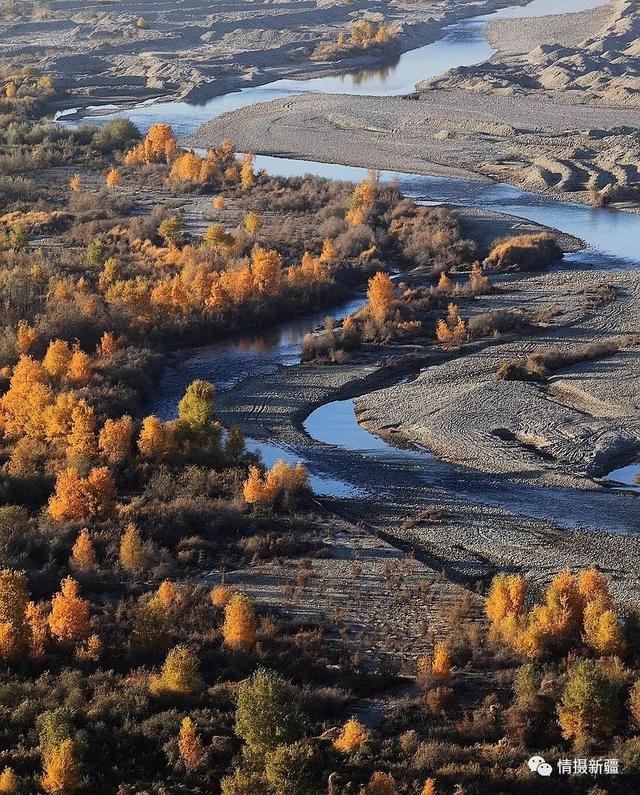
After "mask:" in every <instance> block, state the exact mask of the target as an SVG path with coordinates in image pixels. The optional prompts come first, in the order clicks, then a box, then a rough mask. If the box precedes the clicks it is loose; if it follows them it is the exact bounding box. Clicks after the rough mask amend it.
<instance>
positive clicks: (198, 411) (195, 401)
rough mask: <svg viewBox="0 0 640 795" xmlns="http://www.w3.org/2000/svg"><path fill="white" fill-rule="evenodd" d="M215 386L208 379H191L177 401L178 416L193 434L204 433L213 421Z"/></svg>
mask: <svg viewBox="0 0 640 795" xmlns="http://www.w3.org/2000/svg"><path fill="white" fill-rule="evenodd" d="M215 394H216V388H215V386H214V385H213V384H211V383H210V382H209V381H201V380H198V381H193V382H192V383H191V384H189V386H188V387H187V391H186V392H185V393H184V397H183V398H182V400H181V401H180V402H179V403H178V416H179V417H180V419H181V420H182V421H183V422H184V423H186V424H187V425H188V426H189V429H190V430H191V431H192V432H193V433H195V434H202V433H205V432H206V431H207V430H208V429H209V428H210V427H211V423H212V422H213V406H214V398H215Z"/></svg>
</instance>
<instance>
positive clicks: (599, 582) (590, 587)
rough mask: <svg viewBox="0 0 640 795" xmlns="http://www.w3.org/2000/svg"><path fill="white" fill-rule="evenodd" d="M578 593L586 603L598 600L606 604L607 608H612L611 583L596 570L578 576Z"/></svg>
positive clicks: (592, 569) (589, 570)
mask: <svg viewBox="0 0 640 795" xmlns="http://www.w3.org/2000/svg"><path fill="white" fill-rule="evenodd" d="M578 591H579V592H580V595H581V596H582V598H583V600H584V602H585V603H587V602H590V601H592V600H594V599H598V600H599V601H601V602H606V605H607V607H609V606H611V601H612V600H611V595H610V593H609V583H608V582H607V578H606V577H605V576H604V574H601V573H600V572H599V571H598V569H596V568H593V567H592V568H590V569H585V570H584V571H581V572H580V573H579V574H578Z"/></svg>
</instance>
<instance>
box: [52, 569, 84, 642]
mask: <svg viewBox="0 0 640 795" xmlns="http://www.w3.org/2000/svg"><path fill="white" fill-rule="evenodd" d="M49 628H50V630H51V634H52V635H53V636H54V637H55V638H57V640H59V641H61V642H62V643H78V642H79V641H82V640H86V639H87V638H88V637H89V629H90V613H89V603H88V602H86V601H85V600H84V599H82V597H81V596H80V587H79V585H78V583H77V582H76V581H75V580H74V579H72V578H71V577H67V578H66V579H65V580H63V581H62V582H61V584H60V593H58V594H56V595H55V596H54V597H53V600H52V602H51V614H50V615H49Z"/></svg>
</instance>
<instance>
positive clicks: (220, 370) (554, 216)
mask: <svg viewBox="0 0 640 795" xmlns="http://www.w3.org/2000/svg"><path fill="white" fill-rule="evenodd" d="M603 2H604V0H562V1H561V2H558V0H533V2H531V3H529V4H528V5H527V6H524V7H523V6H511V7H508V8H505V9H502V10H500V11H497V12H495V13H493V14H488V15H484V16H480V17H475V18H471V19H467V20H463V21H460V22H456V23H455V24H453V25H450V26H448V27H447V28H445V29H444V31H443V35H442V37H441V38H440V39H439V40H438V41H436V42H433V43H431V44H428V45H425V46H423V47H419V48H417V49H415V50H412V51H409V52H406V53H404V54H403V55H401V56H400V58H399V59H398V60H397V62H396V63H394V64H390V65H387V66H384V67H381V68H380V69H366V70H362V69H361V70H357V71H355V72H353V73H351V74H348V75H343V76H341V77H321V78H314V79H310V80H307V81H296V80H278V81H274V82H272V83H269V84H266V85H263V86H255V87H250V88H246V89H243V90H241V91H236V92H231V93H229V94H227V95H224V96H219V97H215V98H214V99H212V100H209V101H207V102H204V103H202V104H189V103H184V102H164V103H157V102H156V103H146V104H143V105H140V106H138V107H136V108H133V109H130V110H126V111H122V112H116V113H113V114H110V115H101V116H100V117H99V118H98V119H96V121H98V122H100V121H104V120H108V119H110V118H114V117H116V116H119V115H125V116H128V117H129V118H130V119H131V120H132V121H134V122H135V123H136V124H137V125H138V126H139V127H140V128H141V129H142V130H143V131H144V130H146V129H148V127H149V126H150V125H151V124H153V123H155V122H159V121H163V122H168V123H170V124H171V125H172V126H173V128H174V130H175V131H176V133H177V134H178V135H179V136H187V135H189V134H190V133H192V132H193V131H195V129H197V127H199V126H200V124H202V123H204V122H206V121H209V120H210V119H211V118H214V117H216V116H218V115H220V114H222V113H224V112H227V111H230V110H233V109H236V108H240V107H246V106H249V105H252V104H254V103H257V102H264V101H268V100H271V99H276V98H279V97H283V96H287V95H291V94H298V93H302V92H303V91H304V92H306V91H311V92H334V93H347V94H354V93H357V94H369V95H372V94H373V95H378V96H390V95H402V94H406V93H409V92H411V91H412V90H413V88H414V86H415V84H416V83H417V82H419V81H420V80H423V79H425V78H427V77H434V76H436V75H439V74H441V73H443V72H445V71H446V70H447V69H451V68H454V67H457V66H462V65H471V64H475V63H480V62H482V61H484V60H486V59H487V58H489V57H490V56H491V55H492V53H493V50H492V48H491V46H490V45H489V43H488V41H487V39H486V38H485V36H484V29H485V28H486V26H487V24H488V23H489V22H490V21H492V20H495V19H502V18H509V17H526V16H543V15H545V14H549V13H566V12H569V11H581V10H587V9H591V8H595V7H597V6H600V5H602V4H603ZM60 121H62V122H63V123H64V115H61V117H60ZM256 165H257V166H258V167H259V168H266V170H267V171H268V172H269V173H272V174H280V175H285V176H291V175H302V174H306V173H311V174H317V175H319V176H326V177H331V178H336V179H346V180H352V181H358V180H360V179H362V177H363V176H364V175H365V173H366V172H365V171H364V170H363V169H358V168H353V167H348V166H343V165H340V164H325V163H315V162H311V161H305V160H294V159H287V158H275V157H266V156H260V157H258V158H257V159H256ZM381 177H382V179H385V180H390V179H394V180H398V181H399V183H400V187H401V190H402V191H403V192H404V193H405V194H406V195H408V196H411V197H413V198H415V199H416V200H418V201H423V202H425V203H429V204H439V203H450V204H455V205H461V206H466V207H482V208H486V209H490V210H494V211H498V212H502V213H507V214H510V215H514V216H518V217H521V218H525V219H527V220H530V221H535V222H538V223H542V224H546V225H548V226H551V227H554V228H557V229H559V230H561V231H563V232H566V233H568V234H571V235H574V236H575V237H578V238H580V239H582V240H584V241H585V243H586V244H587V247H586V248H585V249H584V250H583V251H581V252H578V253H575V254H570V255H568V256H567V260H569V261H571V262H574V263H580V266H581V267H598V268H602V267H617V268H637V267H638V265H639V264H640V259H639V255H638V250H639V247H640V216H637V215H633V214H630V213H624V212H618V211H616V210H610V209H606V208H597V209H596V208H589V207H585V206H582V205H577V204H571V203H569V202H561V201H558V200H555V199H551V198H547V197H544V196H539V195H536V194H533V193H528V192H524V191H521V190H518V189H516V188H514V187H511V186H509V185H505V184H500V183H487V182H484V181H475V180H456V179H445V178H437V177H426V176H420V175H415V174H403V173H400V174H397V173H393V172H385V173H383V174H382V175H381ZM362 302H363V298H362V297H358V298H355V299H353V300H352V301H350V302H348V303H346V304H344V305H342V306H339V307H336V308H335V309H334V310H333V312H332V313H331V314H332V315H333V316H334V317H343V316H344V315H346V314H348V313H350V312H352V311H354V310H355V309H356V308H357V307H358V306H360V305H361V304H362ZM324 314H326V313H323V314H322V315H320V316H318V315H317V316H311V317H307V318H304V319H298V320H295V321H291V322H286V323H282V324H280V325H278V326H277V327H274V328H271V329H270V330H268V331H267V332H259V333H256V334H250V335H246V336H244V337H240V338H236V339H234V340H231V341H229V340H226V341H222V342H216V343H213V344H211V345H207V346H203V347H201V348H198V349H197V350H195V351H192V352H190V353H189V354H188V355H187V356H185V358H184V359H183V361H181V363H180V365H179V366H176V367H172V368H168V369H167V371H166V372H165V375H164V376H163V378H162V380H161V382H160V384H159V388H158V391H157V393H156V397H155V399H154V401H153V405H152V410H153V411H154V413H156V414H157V415H158V416H160V417H162V418H164V419H168V418H172V417H174V416H175V412H176V404H177V401H178V400H179V398H180V396H181V395H182V393H183V391H184V388H185V387H186V386H187V385H188V384H189V383H190V382H191V381H192V380H193V379H194V378H205V379H208V380H211V381H213V382H214V383H216V385H217V387H218V388H219V389H227V388H230V387H233V386H234V385H237V384H238V383H239V382H240V381H242V380H243V379H244V378H246V377H248V376H253V375H256V374H260V373H264V374H266V373H269V372H273V370H274V369H275V368H276V367H278V366H279V365H292V364H295V363H297V362H298V361H299V356H300V350H301V344H302V339H303V337H304V334H305V333H306V332H308V331H311V330H313V329H315V328H317V327H318V325H319V324H320V323H321V321H322V319H323V315H324ZM305 429H306V431H307V432H308V434H309V436H310V437H311V439H314V440H316V442H320V443H324V444H326V445H329V447H327V448H326V449H325V450H321V451H320V454H319V453H318V449H317V445H310V446H309V448H308V449H307V448H305V447H300V448H298V449H287V448H282V447H279V446H277V445H273V444H269V443H266V442H256V441H253V440H249V441H248V445H249V447H250V448H251V449H254V450H258V451H260V453H261V454H262V456H263V459H264V460H265V463H267V464H270V463H272V462H273V461H274V460H275V459H276V458H278V457H283V458H286V459H288V460H291V461H293V460H298V459H302V460H304V461H305V463H306V464H307V467H308V469H309V471H310V475H311V482H312V485H313V487H314V489H316V491H317V492H318V493H320V494H326V495H331V496H338V497H344V496H353V495H357V494H366V493H372V492H374V493H377V494H380V489H384V488H385V487H386V488H389V489H392V488H396V489H400V490H402V489H406V486H407V482H408V481H409V482H411V483H412V485H413V486H416V485H418V486H419V485H420V484H423V483H428V484H430V485H431V486H435V487H437V488H442V489H443V492H445V491H446V490H451V489H454V490H455V492H456V494H458V495H459V496H461V495H462V496H466V497H468V499H470V500H472V501H474V502H481V503H484V504H490V505H502V506H504V507H507V508H509V509H511V510H513V511H515V512H519V513H521V514H523V515H526V516H535V517H547V518H549V519H557V518H558V517H560V516H562V517H563V523H564V524H566V525H576V524H580V523H583V524H587V525H590V526H594V527H602V528H606V529H611V530H616V529H621V530H633V529H635V526H622V527H621V526H620V521H619V520H618V519H617V518H615V513H616V511H613V510H611V508H610V506H611V497H612V496H614V495H612V494H596V493H589V497H588V502H589V511H585V510H584V500H586V499H587V497H586V494H585V493H581V499H580V500H577V499H576V498H575V496H573V495H572V493H571V492H568V491H566V490H561V489H539V488H530V487H523V486H517V485H516V486H513V485H509V484H508V483H506V482H505V480H504V479H499V478H491V477H488V476H484V475H480V474H476V473H474V474H473V476H470V474H469V472H468V471H466V470H462V469H461V468H457V467H453V466H450V465H445V464H442V463H441V462H438V461H437V460H436V459H434V458H433V457H432V456H431V455H430V454H429V453H427V452H426V451H421V450H412V451H406V450H404V451H401V450H396V449H395V448H393V447H390V446H389V445H387V444H386V442H384V441H383V440H381V439H379V438H378V437H376V436H373V435H372V434H369V433H368V432H366V431H365V430H364V429H362V428H361V427H360V426H359V425H358V423H357V421H356V419H355V415H354V409H353V401H351V400H349V401H336V402H333V403H329V404H326V405H324V406H322V407H320V408H319V409H317V410H316V411H315V412H313V413H312V414H311V416H310V417H309V418H308V419H307V421H306V423H305ZM625 475H626V476H627V478H628V473H627V472H625Z"/></svg>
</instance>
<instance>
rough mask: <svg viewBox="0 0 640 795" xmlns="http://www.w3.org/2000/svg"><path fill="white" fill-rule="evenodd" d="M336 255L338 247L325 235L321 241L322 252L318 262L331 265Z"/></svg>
mask: <svg viewBox="0 0 640 795" xmlns="http://www.w3.org/2000/svg"><path fill="white" fill-rule="evenodd" d="M337 257H338V249H337V248H336V244H335V243H334V242H333V240H332V239H331V238H330V237H326V238H325V239H324V241H323V242H322V252H321V254H320V262H322V263H324V264H326V265H331V263H333V262H335V261H336V259H337Z"/></svg>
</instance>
